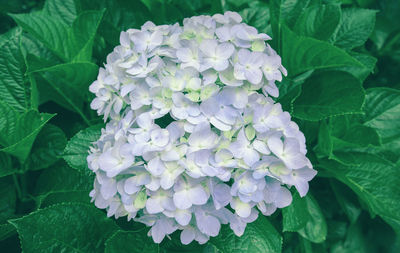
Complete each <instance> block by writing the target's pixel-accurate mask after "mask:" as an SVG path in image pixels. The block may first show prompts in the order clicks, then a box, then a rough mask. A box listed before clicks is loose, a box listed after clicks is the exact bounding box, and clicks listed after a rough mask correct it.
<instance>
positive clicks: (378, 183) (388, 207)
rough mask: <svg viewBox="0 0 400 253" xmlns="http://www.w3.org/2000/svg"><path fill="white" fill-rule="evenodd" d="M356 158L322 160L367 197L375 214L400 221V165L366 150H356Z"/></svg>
mask: <svg viewBox="0 0 400 253" xmlns="http://www.w3.org/2000/svg"><path fill="white" fill-rule="evenodd" d="M354 159H357V163H358V164H359V165H358V166H357V165H350V166H346V165H343V164H340V163H337V162H335V161H332V160H331V161H327V160H324V161H321V162H322V167H323V168H324V169H326V170H327V171H329V172H330V173H331V174H332V175H333V176H334V177H336V178H337V179H338V180H340V181H341V182H343V183H344V184H346V185H347V186H349V187H350V188H351V189H352V190H353V191H354V192H355V193H356V194H357V195H358V197H359V198H360V199H361V200H363V201H364V203H365V204H366V205H367V207H368V209H369V211H370V213H371V214H372V215H376V214H378V215H380V216H381V217H382V218H383V219H384V220H386V221H392V222H400V213H399V211H398V210H400V188H399V187H398V185H399V184H400V179H399V177H398V176H397V174H398V171H399V165H394V164H391V163H390V162H388V161H386V160H384V159H382V158H380V157H377V156H375V155H371V154H365V153H359V154H358V155H356V154H354ZM394 229H396V227H394ZM398 232H400V231H398Z"/></svg>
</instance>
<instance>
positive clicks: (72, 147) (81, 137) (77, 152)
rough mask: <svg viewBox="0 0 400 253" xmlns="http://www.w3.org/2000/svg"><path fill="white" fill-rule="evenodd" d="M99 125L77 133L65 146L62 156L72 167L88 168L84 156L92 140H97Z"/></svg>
mask: <svg viewBox="0 0 400 253" xmlns="http://www.w3.org/2000/svg"><path fill="white" fill-rule="evenodd" d="M100 129H101V125H97V126H92V127H89V128H86V129H84V130H82V131H80V132H79V133H77V134H76V135H75V136H74V137H72V138H71V140H70V141H69V142H68V144H67V146H66V147H65V150H64V154H63V158H64V159H65V161H66V162H67V163H68V164H69V165H70V166H71V167H72V168H74V169H77V170H80V171H84V170H87V169H88V165H87V161H86V157H87V156H88V154H89V153H88V152H89V147H90V145H91V143H92V142H95V141H97V139H98V138H99V137H100V134H101V131H100Z"/></svg>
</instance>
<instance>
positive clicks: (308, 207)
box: [0, 0, 400, 253]
mask: <svg viewBox="0 0 400 253" xmlns="http://www.w3.org/2000/svg"><path fill="white" fill-rule="evenodd" d="M226 10H233V11H237V12H239V13H240V14H241V15H242V17H243V19H244V21H245V22H246V23H248V24H250V25H252V26H255V27H256V28H257V29H258V30H259V31H260V32H266V33H268V34H269V35H271V36H272V37H273V40H272V43H271V44H272V45H273V47H274V48H275V49H276V50H277V51H278V53H279V54H280V55H281V56H282V60H283V65H284V66H285V67H286V68H287V69H288V73H289V75H288V77H287V78H285V79H284V80H283V82H282V83H281V84H280V85H279V89H280V97H279V98H278V99H277V101H278V102H280V103H281V104H282V105H283V107H284V109H285V110H286V111H289V112H290V113H291V114H292V116H293V117H294V120H295V121H296V122H297V123H298V124H299V126H300V128H301V130H302V131H303V132H304V133H305V135H306V138H307V148H308V157H309V158H310V159H311V161H312V163H313V165H314V167H315V168H316V169H317V170H318V175H317V177H316V178H315V179H314V180H313V181H312V182H311V185H310V193H309V194H308V195H307V196H306V197H304V198H300V197H299V196H298V195H295V197H294V200H293V203H292V205H291V206H289V207H287V208H285V209H283V210H282V211H279V212H276V213H275V214H274V215H272V216H271V217H259V219H258V220H257V221H256V222H255V223H252V224H249V225H248V227H247V229H246V232H245V234H244V235H243V236H242V237H236V236H234V235H233V233H232V232H231V231H230V230H229V229H225V228H223V229H222V231H221V233H220V235H219V236H218V237H215V238H212V240H211V241H210V242H209V243H207V244H206V245H198V244H195V243H192V244H190V245H188V246H183V245H181V244H180V243H179V240H176V238H175V236H178V235H176V234H174V236H172V240H164V242H163V243H162V244H161V245H157V244H154V243H153V242H152V241H151V239H149V238H148V237H147V235H146V233H147V230H148V229H147V228H145V227H144V226H143V225H140V224H137V223H134V222H129V223H128V222H126V219H125V218H120V219H118V220H114V219H112V218H106V214H105V213H104V212H103V211H101V210H98V209H97V208H95V207H94V205H93V204H91V203H90V198H89V196H88V193H89V191H90V190H91V188H92V183H93V175H91V174H90V173H89V170H88V169H87V165H86V155H87V150H88V147H89V145H90V143H91V142H92V141H95V140H96V139H97V138H98V136H99V134H100V128H101V127H102V126H104V123H103V122H102V120H101V118H100V117H98V116H97V115H96V114H95V112H94V111H92V110H90V108H89V103H90V101H91V100H92V98H93V97H92V95H90V94H89V92H88V86H89V85H90V83H91V82H93V81H94V80H95V79H96V75H97V72H98V67H99V66H102V64H103V63H104V62H105V58H106V55H107V54H108V53H109V52H111V51H112V49H113V47H114V46H116V45H117V44H118V40H119V33H120V31H122V30H126V29H128V28H138V27H140V26H141V25H142V24H143V23H144V22H145V21H147V20H152V21H154V22H155V23H156V24H165V23H168V24H170V23H174V22H181V21H182V19H183V18H184V17H189V16H194V15H199V14H214V13H222V12H224V11H226ZM399 14H400V2H399V1H398V0H376V1H374V0H342V1H339V0H270V1H261V0H260V1H252V0H221V1H219V0H218V1H216V0H192V1H186V0H142V1H136V0H135V1H133V0H126V1H123V0H117V1H107V0H98V1H90V0H76V1H74V0H47V1H46V2H44V1H33V0H15V1H0V33H1V35H0V48H1V50H0V192H1V194H0V249H1V252H20V251H21V249H22V250H23V251H24V252H26V253H29V252H85V253H86V252H104V251H105V252H109V253H111V252H120V253H121V252H130V253H133V252H150V253H151V252H221V253H230V252H255V253H257V252H281V251H282V252H352V253H354V252H400V239H399V237H400V177H399V172H400V169H399V168H400V167H399V166H400V162H399V154H400V90H399V89H400V22H399V21H400V20H399ZM396 233H397V234H396Z"/></svg>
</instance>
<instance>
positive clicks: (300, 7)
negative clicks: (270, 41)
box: [270, 0, 311, 37]
mask: <svg viewBox="0 0 400 253" xmlns="http://www.w3.org/2000/svg"><path fill="white" fill-rule="evenodd" d="M310 2H311V0H273V1H271V3H270V8H271V25H272V31H273V32H274V36H277V37H279V35H278V34H279V27H280V26H281V25H282V24H287V25H288V26H289V27H293V26H294V24H295V23H296V20H297V19H298V18H299V16H300V15H301V13H302V12H303V11H304V10H305V9H306V8H307V6H308V5H309V3H310Z"/></svg>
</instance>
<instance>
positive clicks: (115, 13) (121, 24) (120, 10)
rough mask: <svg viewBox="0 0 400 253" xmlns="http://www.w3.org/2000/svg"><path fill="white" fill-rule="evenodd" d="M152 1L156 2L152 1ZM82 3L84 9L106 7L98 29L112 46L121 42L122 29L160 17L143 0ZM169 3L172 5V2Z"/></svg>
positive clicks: (104, 0) (83, 0)
mask: <svg viewBox="0 0 400 253" xmlns="http://www.w3.org/2000/svg"><path fill="white" fill-rule="evenodd" d="M185 2H186V1H185ZM152 3H155V2H154V1H152ZM80 4H81V6H82V9H83V10H103V9H106V12H105V13H104V19H103V21H102V22H101V24H100V26H101V27H100V28H99V29H98V30H99V34H101V35H102V36H103V37H104V39H105V40H106V41H107V42H109V43H110V44H111V45H112V46H116V45H117V44H119V34H120V33H121V31H124V30H127V29H129V28H134V27H136V28H138V27H140V26H141V25H143V24H144V23H145V22H146V21H148V20H153V21H155V19H154V18H153V16H154V17H155V18H159V17H158V16H157V14H155V13H154V12H153V13H150V12H149V10H148V8H147V7H146V6H145V5H144V4H143V3H142V2H141V1H123V0H114V1H108V0H98V1H91V0H81V1H80ZM150 4H151V3H150ZM168 5H169V6H171V4H168ZM163 22H165V20H163Z"/></svg>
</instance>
